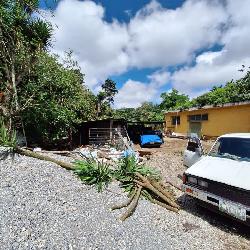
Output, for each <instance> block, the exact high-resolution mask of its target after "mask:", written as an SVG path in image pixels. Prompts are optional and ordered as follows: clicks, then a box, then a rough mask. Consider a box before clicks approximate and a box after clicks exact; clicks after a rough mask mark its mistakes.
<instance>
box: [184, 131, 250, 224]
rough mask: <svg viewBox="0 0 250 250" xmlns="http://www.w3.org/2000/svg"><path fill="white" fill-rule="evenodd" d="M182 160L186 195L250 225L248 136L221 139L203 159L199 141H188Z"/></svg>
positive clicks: (229, 135)
mask: <svg viewBox="0 0 250 250" xmlns="http://www.w3.org/2000/svg"><path fill="white" fill-rule="evenodd" d="M183 160H184V165H186V166H188V167H189V168H188V169H187V170H186V171H185V172H184V174H183V186H182V189H183V191H184V192H185V193H186V194H188V195H190V196H193V197H195V198H197V199H198V200H199V201H200V202H201V204H202V205H204V206H206V207H208V208H210V209H213V210H216V211H218V212H221V213H224V214H227V215H230V216H231V217H233V218H235V219H237V220H240V221H242V222H244V223H245V224H247V225H250V133H237V134H226V135H223V136H220V137H219V138H218V139H217V140H216V142H215V143H214V145H213V147H212V149H211V150H210V152H209V153H208V155H206V156H205V155H204V154H203V149H202V146H201V144H200V143H199V140H198V139H194V140H193V141H192V140H190V141H189V142H188V146H187V150H185V152H184V159H183Z"/></svg>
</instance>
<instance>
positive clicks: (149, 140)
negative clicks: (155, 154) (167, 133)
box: [141, 135, 162, 145]
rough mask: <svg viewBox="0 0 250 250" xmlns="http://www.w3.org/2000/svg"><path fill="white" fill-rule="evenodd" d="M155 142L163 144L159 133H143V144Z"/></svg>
mask: <svg viewBox="0 0 250 250" xmlns="http://www.w3.org/2000/svg"><path fill="white" fill-rule="evenodd" d="M154 143H160V144H162V139H161V138H160V137H159V136H158V135H141V145H145V144H154Z"/></svg>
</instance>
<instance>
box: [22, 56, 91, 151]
mask: <svg viewBox="0 0 250 250" xmlns="http://www.w3.org/2000/svg"><path fill="white" fill-rule="evenodd" d="M68 56H70V55H69V54H68V55H67V58H68ZM68 59H69V58H68ZM68 59H67V60H68ZM83 80H84V77H83V75H82V74H81V72H80V68H77V64H76V63H75V62H73V61H72V62H70V60H68V64H66V65H62V64H61V63H59V62H58V57H57V56H51V55H49V54H47V53H45V52H43V53H41V54H39V57H38V61H37V63H36V65H35V68H34V72H33V74H32V77H31V78H30V80H29V81H28V82H27V83H26V84H25V85H24V86H23V87H22V89H20V102H21V104H22V106H23V107H25V109H23V110H22V117H23V120H24V125H25V128H26V131H27V136H28V139H32V140H33V141H35V142H36V143H39V144H40V145H46V146H48V145H54V144H55V143H56V142H59V141H61V139H62V138H70V136H71V135H70V134H71V132H72V130H73V129H74V127H75V126H76V125H77V124H79V123H81V122H83V121H86V120H89V119H94V118H95V96H94V95H93V94H92V93H91V92H90V91H89V90H88V89H87V88H86V87H85V86H84V85H83Z"/></svg>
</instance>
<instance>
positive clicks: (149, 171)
mask: <svg viewBox="0 0 250 250" xmlns="http://www.w3.org/2000/svg"><path fill="white" fill-rule="evenodd" d="M136 173H139V174H141V175H143V176H145V177H147V178H150V179H152V180H155V181H158V180H160V179H161V175H160V172H159V171H158V170H156V169H154V168H151V167H148V166H146V165H144V164H142V165H139V164H138V162H137V159H136V157H135V156H133V155H132V156H127V157H124V158H123V159H122V160H121V161H120V162H119V164H118V168H117V169H116V170H115V171H114V176H115V178H116V179H117V180H119V181H120V182H121V185H122V187H123V188H124V189H125V191H127V192H129V193H130V194H131V193H132V192H133V191H134V188H135V183H134V179H135V174H136Z"/></svg>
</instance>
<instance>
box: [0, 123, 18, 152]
mask: <svg viewBox="0 0 250 250" xmlns="http://www.w3.org/2000/svg"><path fill="white" fill-rule="evenodd" d="M16 145H17V139H16V131H15V130H14V131H12V132H9V131H8V129H7V128H6V127H5V125H4V121H3V119H0V146H4V147H13V148H14V147H16Z"/></svg>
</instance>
